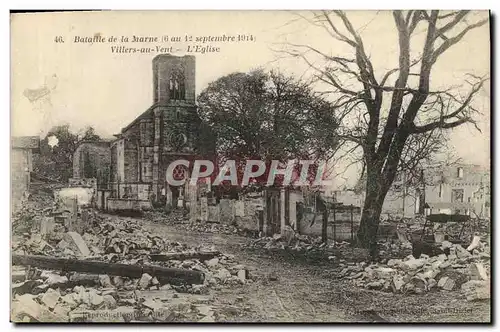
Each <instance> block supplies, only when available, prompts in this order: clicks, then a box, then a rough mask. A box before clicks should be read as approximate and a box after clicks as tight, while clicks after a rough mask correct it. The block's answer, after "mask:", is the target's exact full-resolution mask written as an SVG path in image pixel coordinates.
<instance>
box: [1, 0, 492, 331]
mask: <svg viewBox="0 0 500 332" xmlns="http://www.w3.org/2000/svg"><path fill="white" fill-rule="evenodd" d="M499 3H500V1H494V0H474V1H471V0H468V1H466V0H454V1H436V0H419V1H406V2H403V1H383V2H382V1H373V0H372V1H368V0H364V1H361V0H349V1H335V2H334V1H332V0H322V1H311V0H309V1H296V0H295V1H294V0H288V1H277V0H274V1H273V0H252V1H251V2H248V3H242V2H236V1H218V0H212V1H202V0H198V1H193V0H182V1H177V2H172V1H168V2H167V1H165V2H164V3H162V2H156V1H150V0H141V1H125V0H121V1H103V0H99V1H95V0H90V1H71V2H68V1H2V3H1V7H3V8H2V9H3V10H2V11H1V13H2V15H1V24H0V36H1V38H2V39H1V40H2V41H3V46H4V47H2V48H0V50H1V51H0V53H1V57H2V59H1V60H2V61H1V66H0V67H1V78H2V80H1V82H2V89H0V91H1V93H0V95H1V101H2V106H3V107H2V109H3V112H5V113H6V114H9V116H8V119H7V118H4V120H3V121H0V126H1V130H0V133H1V135H2V139H1V140H0V142H1V144H0V149H1V150H0V153H1V156H3V157H4V158H5V159H7V162H2V163H0V167H1V168H2V177H1V178H0V179H1V183H0V188H1V197H0V205H1V208H0V211H2V212H3V216H4V217H3V218H2V223H3V228H4V229H3V230H2V231H1V232H0V234H1V236H2V240H0V243H3V244H4V246H5V247H4V249H3V250H2V251H1V253H2V255H1V258H2V261H1V266H2V267H3V271H4V273H1V274H0V276H1V278H2V279H3V282H2V283H1V285H2V287H1V295H2V296H1V299H2V307H1V313H2V317H3V319H2V322H1V323H2V327H3V328H4V329H5V330H7V329H8V330H10V329H13V328H14V327H13V325H12V324H10V323H9V322H8V320H9V316H10V309H9V308H10V294H9V293H10V287H9V286H8V285H9V284H10V280H9V277H10V275H9V274H10V273H9V266H10V257H9V255H10V254H9V253H10V215H9V211H10V208H9V205H10V203H9V197H10V170H9V165H10V164H9V149H10V147H9V145H10V111H9V110H10V47H9V46H10V45H9V44H8V43H9V40H10V31H9V13H8V10H9V9H63V8H64V9H98V8H102V9H126V10H139V9H141V10H145V9H148V10H149V9H150V10H153V9H162V10H164V9H191V10H192V9H212V10H215V9H246V10H249V9H254V10H255V9H265V10H272V9H293V10H297V9H325V8H332V7H335V8H336V9H374V10H383V9H395V8H398V9H415V7H418V8H439V9H458V8H460V9H462V8H467V9H491V10H492V11H493V13H494V14H496V15H499V13H500V9H499ZM158 4H162V5H163V6H158ZM497 27H498V20H496V22H495V31H496V30H497ZM494 36H497V33H495V34H494ZM8 45H9V46H8ZM495 49H496V44H495ZM495 54H497V53H496V52H495ZM494 74H496V72H495V73H493V75H494ZM495 92H498V86H497V87H496V90H495ZM495 95H497V96H498V95H499V94H496V93H495ZM496 100H497V101H498V97H497V98H496ZM496 106H497V105H496V103H495V105H493V111H495V110H496V109H497V107H496ZM499 118H500V117H499V116H498V115H497V116H496V117H495V127H494V129H493V130H494V131H495V130H496V129H497V128H499V127H498V126H497V125H498V122H499V121H500V120H499ZM499 150H500V145H499V146H497V147H496V148H495V152H496V153H495V155H498V153H499V152H500V151H499ZM495 161H496V160H495ZM493 164H494V167H495V171H498V169H497V167H500V166H497V165H496V163H495V162H494V163H493ZM495 173H498V172H495ZM497 175H498V174H497ZM495 178H498V176H496V177H495ZM498 187H499V185H498V183H496V185H495V188H498ZM493 206H500V196H498V195H495V202H494V203H493ZM495 221H496V220H495ZM495 229H496V231H495V234H494V237H495V238H496V239H498V232H499V229H500V226H498V225H497V226H496V227H495ZM7 245H8V246H9V247H7ZM495 257H497V256H496V255H495ZM497 262H498V259H496V260H495V262H494V264H493V265H495V264H496V263H497ZM497 279H498V278H497ZM495 308H498V305H497V306H495ZM497 318H498V316H497ZM79 327H80V326H76V328H79ZM147 327H148V328H151V326H150V325H148V326H147ZM234 327H238V326H234ZM360 327H361V326H360ZM457 327H458V326H452V327H450V328H453V329H456V328H457ZM38 328H44V327H41V326H38V327H36V329H38ZM46 328H49V329H52V328H54V326H48V327H46ZM46 328H45V329H46ZM131 328H134V329H135V328H136V326H133V327H131ZM158 328H160V329H165V328H166V329H169V330H172V329H180V328H183V329H194V327H182V326H159V327H158ZM212 328H216V329H218V328H219V326H215V327H212ZM246 328H249V329H251V330H255V331H257V330H261V329H262V328H266V329H267V328H273V329H274V328H278V327H277V326H267V327H264V326H255V327H246ZM280 328H289V327H288V326H286V327H285V326H284V327H280ZM297 328H300V329H302V328H305V329H317V328H329V329H330V328H331V327H327V326H323V327H321V326H304V325H298V326H297ZM334 328H335V329H340V330H344V329H345V330H347V328H348V327H347V326H346V327H341V326H335V327H334ZM358 328H359V327H356V329H358ZM363 328H364V327H363ZM383 328H384V327H383ZM397 328H398V329H407V328H411V326H405V327H403V326H398V327H397ZM427 328H429V329H432V330H433V329H438V328H439V327H436V326H432V327H426V329H427ZM458 328H460V327H458ZM463 328H466V329H467V330H468V331H469V330H472V331H474V330H479V328H480V327H476V328H474V327H472V326H464V327H463ZM57 329H61V330H66V329H69V327H62V326H58V327H57ZM108 329H109V327H108ZM2 330H3V329H2ZM92 330H94V331H101V330H102V331H104V330H105V329H104V326H102V325H101V326H97V327H93V328H92Z"/></svg>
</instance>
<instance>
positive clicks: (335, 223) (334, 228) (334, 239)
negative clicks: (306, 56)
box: [332, 203, 337, 247]
mask: <svg viewBox="0 0 500 332" xmlns="http://www.w3.org/2000/svg"><path fill="white" fill-rule="evenodd" d="M332 206H333V246H334V247H335V241H337V220H336V217H335V203H334V204H333V205H332Z"/></svg>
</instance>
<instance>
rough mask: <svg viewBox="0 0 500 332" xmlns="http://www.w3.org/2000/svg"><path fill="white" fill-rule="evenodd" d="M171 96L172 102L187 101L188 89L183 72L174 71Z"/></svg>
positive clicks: (170, 83) (171, 79) (171, 80)
mask: <svg viewBox="0 0 500 332" xmlns="http://www.w3.org/2000/svg"><path fill="white" fill-rule="evenodd" d="M168 87H169V95H170V99H172V100H184V99H186V88H185V83H184V75H183V74H182V72H181V71H174V72H173V73H172V76H170V80H169V85H168Z"/></svg>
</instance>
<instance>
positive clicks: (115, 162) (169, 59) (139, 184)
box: [108, 54, 215, 209]
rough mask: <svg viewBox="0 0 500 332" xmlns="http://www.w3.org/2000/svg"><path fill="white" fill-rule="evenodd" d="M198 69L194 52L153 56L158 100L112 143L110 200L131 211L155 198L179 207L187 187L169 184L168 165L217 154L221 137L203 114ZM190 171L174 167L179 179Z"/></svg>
mask: <svg viewBox="0 0 500 332" xmlns="http://www.w3.org/2000/svg"><path fill="white" fill-rule="evenodd" d="M195 71H196V62H195V57H194V56H183V57H178V56H173V55H170V54H161V55H158V56H156V57H155V58H154V59H153V96H154V97H153V103H152V105H151V107H149V108H148V109H147V110H146V111H144V112H143V113H142V114H140V115H139V116H138V117H137V118H136V119H135V120H133V121H132V122H131V123H130V124H128V125H127V126H126V127H124V128H123V129H122V130H121V132H120V133H119V134H117V135H115V136H116V137H117V138H116V140H114V141H113V142H112V143H111V146H110V156H111V164H110V183H111V184H110V188H111V194H110V198H109V199H108V204H109V203H111V204H112V205H117V206H119V207H120V208H122V207H123V208H131V209H135V208H142V207H146V206H147V205H148V204H149V202H157V203H159V204H163V203H166V204H171V205H174V206H175V205H176V204H177V200H178V199H179V198H182V197H183V196H185V187H176V186H170V185H168V184H167V183H166V170H167V167H168V165H169V164H170V163H171V162H172V161H174V160H177V159H187V160H194V159H196V158H208V157H209V156H213V153H214V151H215V141H214V139H213V137H212V136H211V135H210V133H209V131H208V129H207V128H205V126H203V124H202V122H201V119H200V118H199V116H198V113H197V106H196V99H195V95H196V89H195V88H196V87H195V78H196V77H195ZM191 165H192V163H191ZM189 173H190V169H185V168H184V167H177V168H176V169H174V177H176V178H182V177H189Z"/></svg>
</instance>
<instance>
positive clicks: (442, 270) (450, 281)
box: [336, 241, 490, 299]
mask: <svg viewBox="0 0 500 332" xmlns="http://www.w3.org/2000/svg"><path fill="white" fill-rule="evenodd" d="M441 249H449V254H448V255H446V254H444V253H442V254H439V255H436V256H432V257H429V256H428V255H426V254H421V255H420V258H418V259H417V258H415V257H413V256H412V255H408V256H406V257H405V258H403V259H390V260H387V261H386V262H385V264H382V263H376V264H367V263H365V262H361V263H340V264H339V272H338V273H337V274H336V277H338V278H343V279H347V280H351V282H352V284H354V285H355V286H358V287H363V288H367V289H372V290H381V291H385V292H394V293H414V294H422V293H425V292H429V291H437V290H440V289H441V290H444V291H452V290H457V289H460V287H463V285H464V284H467V283H470V282H471V281H477V283H472V284H470V285H476V284H477V285H483V286H484V284H485V283H488V284H489V281H488V280H489V273H490V272H489V270H490V258H489V252H490V248H489V246H488V245H487V244H486V243H483V242H480V243H477V244H476V245H475V249H474V251H473V252H472V253H471V252H469V251H467V250H466V249H464V248H463V247H462V246H461V245H460V244H452V243H450V242H448V241H445V242H443V243H441ZM479 288H480V287H479ZM462 289H463V288H462ZM485 289H486V288H485V287H482V288H480V290H479V291H478V292H477V294H479V295H471V294H473V292H472V291H471V290H469V288H468V287H466V291H465V292H467V296H469V297H471V298H474V299H476V298H477V299H479V298H486V295H484V294H486V291H485Z"/></svg>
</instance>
